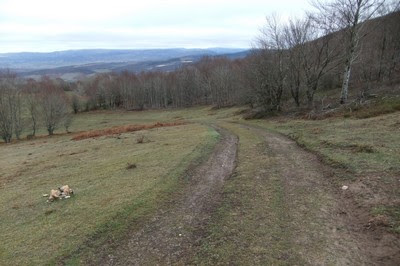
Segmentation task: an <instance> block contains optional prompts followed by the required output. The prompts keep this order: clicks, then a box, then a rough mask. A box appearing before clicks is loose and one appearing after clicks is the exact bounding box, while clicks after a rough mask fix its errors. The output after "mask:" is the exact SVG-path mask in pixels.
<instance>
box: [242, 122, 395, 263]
mask: <svg viewBox="0 0 400 266" xmlns="http://www.w3.org/2000/svg"><path fill="white" fill-rule="evenodd" d="M243 127H245V128H247V129H249V130H253V131H256V132H257V133H258V134H261V135H262V136H264V138H265V143H266V145H267V152H268V153H269V154H270V155H271V156H275V157H277V158H278V160H277V162H278V164H277V167H276V169H274V171H278V172H280V176H281V177H282V178H283V179H284V184H285V185H284V190H285V194H286V197H287V204H288V205H289V210H291V214H290V216H291V218H293V221H292V223H293V224H297V225H295V227H297V235H296V239H294V240H293V241H295V242H296V244H297V245H300V246H302V247H303V248H304V250H303V251H302V252H301V253H302V254H303V257H304V259H305V261H307V262H308V263H309V264H311V265H315V264H317V265H326V264H328V265H329V264H331V263H333V264H335V265H400V237H399V235H398V234H395V233H390V232H388V231H387V230H386V229H385V228H384V226H385V219H382V221H381V220H379V219H377V220H376V221H375V220H370V219H369V217H370V213H369V210H370V209H369V208H368V206H366V205H365V206H363V205H362V204H360V201H358V200H356V198H357V197H358V196H359V194H360V193H359V192H357V187H355V186H354V184H353V185H352V186H351V188H349V189H347V190H343V189H342V187H341V186H339V185H338V184H339V183H340V181H338V180H340V179H339V178H337V176H336V174H337V173H338V169H333V168H332V167H330V166H327V165H325V164H323V163H322V162H321V160H320V158H319V157H318V156H316V155H315V154H312V153H311V152H308V151H305V150H304V149H303V148H301V147H299V146H298V145H297V144H296V142H295V141H293V140H290V139H288V138H287V137H285V136H283V135H280V134H277V133H272V132H270V131H266V130H262V129H259V128H257V127H251V126H244V125H243ZM342 182H343V181H342ZM343 185H345V184H343ZM307 194H313V195H318V196H317V197H316V196H313V197H311V198H310V199H316V198H319V200H320V202H319V204H318V206H319V209H316V210H315V209H311V208H308V207H310V206H312V205H313V202H307V196H306V195H307ZM308 217H313V221H311V222H312V223H315V224H318V227H319V229H318V232H313V230H312V229H311V228H310V226H309V225H308V224H307V223H309V222H310V220H309V219H308ZM378 218H379V217H378ZM383 218H384V217H383ZM315 233H317V234H319V235H320V236H319V237H317V238H315V237H313V235H315ZM318 238H320V239H325V242H326V243H327V245H326V246H325V247H323V249H322V250H320V251H319V252H316V253H314V254H313V252H312V251H311V250H308V248H307V247H310V246H311V245H313V243H312V242H313V241H317V240H318Z"/></svg>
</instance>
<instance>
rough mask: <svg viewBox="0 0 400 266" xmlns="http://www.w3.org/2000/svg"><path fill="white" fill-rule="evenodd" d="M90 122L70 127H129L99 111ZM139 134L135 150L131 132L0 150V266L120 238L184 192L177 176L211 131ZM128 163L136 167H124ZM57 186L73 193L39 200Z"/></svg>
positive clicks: (192, 128)
mask: <svg viewBox="0 0 400 266" xmlns="http://www.w3.org/2000/svg"><path fill="white" fill-rule="evenodd" d="M88 116H91V115H86V117H88ZM92 118H94V119H93V120H87V119H86V118H85V117H81V118H78V119H77V121H76V123H80V125H79V128H81V129H90V128H92V126H94V127H101V126H104V125H103V124H100V125H99V124H98V121H104V122H105V124H116V123H117V122H116V121H120V122H122V121H121V120H124V119H125V120H129V121H130V123H135V122H136V121H135V116H132V115H130V114H125V115H119V118H120V119H119V120H115V119H114V115H113V114H111V115H108V114H106V113H102V114H97V115H96V116H93V117H92ZM151 118H152V116H151V114H150V115H149V116H148V119H149V120H151ZM94 120H97V122H94ZM153 121H157V120H153ZM91 123H94V124H93V125H92V124H91ZM122 123H124V122H122ZM75 125H76V126H77V124H75ZM140 134H143V135H145V136H146V138H147V139H148V140H149V141H147V142H145V143H142V144H140V143H138V142H137V136H138V133H125V134H121V135H117V136H104V137H100V138H97V139H85V140H81V141H74V140H71V136H70V135H63V136H55V137H52V138H38V139H36V140H32V141H22V142H18V143H15V144H11V145H4V144H3V145H1V146H0V149H1V155H0V217H1V219H0V239H1V240H2V244H1V246H0V257H1V263H0V264H4V265H25V264H36V265H39V264H46V263H51V262H55V261H56V259H57V258H59V257H63V256H65V255H68V254H70V253H71V252H73V251H75V250H76V248H77V247H80V246H81V245H83V244H85V243H87V241H90V242H92V241H94V240H96V237H93V236H96V234H97V235H108V237H110V238H113V237H117V236H118V235H121V234H123V231H124V228H125V227H126V226H127V223H128V221H129V222H133V221H135V220H139V219H145V217H148V216H150V215H151V213H153V212H154V211H155V210H156V209H157V208H159V207H160V206H162V205H163V204H166V203H165V202H164V201H163V197H164V198H165V197H166V198H168V195H170V194H171V193H174V191H176V190H179V187H181V186H184V183H182V179H180V178H179V177H180V176H181V174H182V173H183V172H184V171H185V169H186V168H187V166H188V165H189V164H191V163H193V162H196V161H197V160H200V159H201V158H203V157H205V156H206V155H207V154H208V153H209V152H210V151H211V150H212V147H213V146H214V145H215V143H216V141H217V138H218V134H216V133H215V131H214V130H212V129H210V128H208V127H206V126H202V125H197V124H188V125H181V126H175V127H163V128H157V129H152V130H145V131H141V132H140ZM193 135H196V138H193V137H192V136H193ZM132 164H135V165H136V168H131V167H127V166H128V165H132ZM63 184H68V185H70V186H71V187H72V188H73V189H74V191H75V195H74V196H73V197H72V198H71V199H69V200H62V201H57V202H54V203H51V204H49V203H47V202H46V198H44V197H42V194H44V193H49V191H50V189H52V188H57V187H59V186H61V185H63Z"/></svg>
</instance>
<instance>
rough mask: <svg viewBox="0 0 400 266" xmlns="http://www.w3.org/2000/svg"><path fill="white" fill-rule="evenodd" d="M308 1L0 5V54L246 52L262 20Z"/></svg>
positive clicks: (7, 1) (56, 0) (3, 1)
mask: <svg viewBox="0 0 400 266" xmlns="http://www.w3.org/2000/svg"><path fill="white" fill-rule="evenodd" d="M308 3H309V2H308V1H307V0H274V1H268V0H263V1H262V0H243V1H235V0H230V1H229V0H200V1H189V0H186V1H178V0H141V1H133V0H131V1H122V0H107V1H106V0H104V1H103V0H93V1H92V0H0V53H4V52H21V51H38V52H47V51H59V50H68V49H91V48H116V49H137V48H172V47H185V48H207V47H240V48H245V47H250V46H251V43H252V41H253V40H254V38H255V37H256V36H257V34H258V32H259V29H260V28H261V27H262V26H263V25H264V22H265V16H266V15H268V14H271V13H277V14H280V16H281V17H284V18H285V17H288V16H301V15H302V14H303V12H304V10H307V9H308V8H309V4H308Z"/></svg>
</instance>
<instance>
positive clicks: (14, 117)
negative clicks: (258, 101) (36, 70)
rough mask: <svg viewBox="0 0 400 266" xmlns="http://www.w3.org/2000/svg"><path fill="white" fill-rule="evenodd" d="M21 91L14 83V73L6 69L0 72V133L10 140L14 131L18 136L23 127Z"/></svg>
mask: <svg viewBox="0 0 400 266" xmlns="http://www.w3.org/2000/svg"><path fill="white" fill-rule="evenodd" d="M21 108H22V100H21V93H20V91H19V89H18V88H17V85H16V75H15V74H14V73H11V72H9V71H7V72H6V73H1V74H0V135H1V137H2V138H3V140H4V142H6V143H9V142H11V139H12V135H13V133H15V136H16V137H17V139H19V138H20V136H21V132H22V129H23V123H22V112H21Z"/></svg>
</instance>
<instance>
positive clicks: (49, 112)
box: [0, 0, 400, 142]
mask: <svg viewBox="0 0 400 266" xmlns="http://www.w3.org/2000/svg"><path fill="white" fill-rule="evenodd" d="M314 5H315V7H316V11H315V12H313V13H309V14H307V15H306V16H304V18H302V19H291V20H289V21H283V20H281V19H280V18H279V17H278V16H269V17H267V22H266V25H265V26H264V27H263V28H262V30H261V33H260V36H258V38H257V41H256V42H255V45H254V46H255V47H254V49H253V51H252V53H251V54H250V55H249V56H247V57H245V58H243V59H236V60H231V59H228V58H223V57H205V58H203V59H202V60H200V61H199V62H197V63H194V64H190V65H186V66H184V67H181V68H179V69H177V70H175V71H171V72H156V71H152V72H142V73H139V74H137V73H132V72H127V71H125V72H122V73H103V74H98V75H96V76H95V77H92V78H90V79H87V80H82V81H78V82H73V83H71V82H65V81H63V80H61V79H56V80H52V79H50V78H48V77H43V78H42V79H41V80H38V81H37V80H33V79H29V80H22V79H20V78H18V77H17V75H15V74H14V73H11V72H4V73H2V74H1V77H0V135H1V138H2V139H3V140H4V141H5V142H10V141H11V140H12V138H13V136H15V137H16V138H17V139H19V138H21V133H22V131H23V130H24V129H25V130H26V129H30V130H31V131H32V133H31V134H29V135H28V137H34V136H35V134H36V131H37V128H38V127H39V126H44V127H45V128H46V129H47V131H48V133H49V135H52V134H53V133H54V131H55V130H56V129H57V128H60V127H61V128H65V130H66V131H68V127H69V125H70V123H71V121H72V113H73V112H74V113H77V112H81V111H90V110H97V109H117V108H119V109H126V110H144V109H153V108H177V107H190V106H196V105H213V106H215V108H223V107H228V106H233V105H248V106H249V107H250V108H251V109H252V110H253V111H252V113H251V115H250V116H254V117H260V116H265V115H268V114H270V113H276V112H287V111H299V110H302V111H306V112H308V113H311V112H312V113H322V112H325V113H326V112H332V110H333V111H334V110H337V109H339V108H340V107H341V106H348V105H350V104H354V103H356V104H357V105H362V104H363V103H364V102H366V101H367V100H368V99H369V98H370V97H376V94H377V93H378V94H379V93H380V92H382V93H388V92H389V94H390V93H392V94H393V91H394V94H396V85H398V84H399V82H400V12H399V6H398V4H397V5H395V4H388V3H385V1H377V0H364V1H361V0H360V1H347V0H335V1H329V2H315V3H314ZM385 87H387V88H389V89H387V90H385V89H384V88H385ZM71 92H72V93H71ZM399 109H400V108H399Z"/></svg>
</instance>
